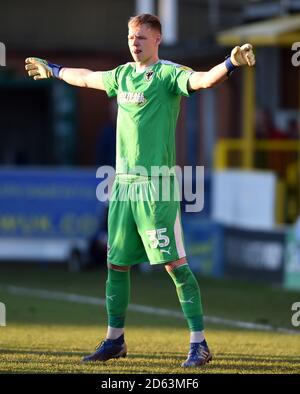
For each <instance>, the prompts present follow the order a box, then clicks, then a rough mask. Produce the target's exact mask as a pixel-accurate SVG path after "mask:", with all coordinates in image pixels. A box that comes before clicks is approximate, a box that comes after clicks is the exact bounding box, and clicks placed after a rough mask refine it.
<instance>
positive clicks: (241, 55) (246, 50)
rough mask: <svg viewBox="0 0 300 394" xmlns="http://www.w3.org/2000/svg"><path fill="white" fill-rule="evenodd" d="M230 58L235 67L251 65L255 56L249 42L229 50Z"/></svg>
mask: <svg viewBox="0 0 300 394" xmlns="http://www.w3.org/2000/svg"><path fill="white" fill-rule="evenodd" d="M230 60H231V62H232V64H233V65H234V66H236V67H239V66H249V67H252V66H254V64H255V56H254V53H253V48H252V45H251V44H244V45H243V46H241V47H239V46H237V47H234V48H233V50H232V51H231V55H230Z"/></svg>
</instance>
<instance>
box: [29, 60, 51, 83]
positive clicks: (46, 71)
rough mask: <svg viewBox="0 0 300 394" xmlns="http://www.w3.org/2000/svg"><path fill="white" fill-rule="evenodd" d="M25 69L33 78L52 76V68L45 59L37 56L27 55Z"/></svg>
mask: <svg viewBox="0 0 300 394" xmlns="http://www.w3.org/2000/svg"><path fill="white" fill-rule="evenodd" d="M25 70H27V72H28V75H29V76H30V77H33V79H35V80H38V79H46V78H53V72H52V68H51V67H50V66H49V65H48V62H47V60H44V59H40V58H38V57H28V58H27V59H26V60H25Z"/></svg>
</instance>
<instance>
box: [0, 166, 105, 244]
mask: <svg viewBox="0 0 300 394" xmlns="http://www.w3.org/2000/svg"><path fill="white" fill-rule="evenodd" d="M98 184H99V179H96V169H88V170H85V169H64V168H63V169H61V168H54V169H41V168H28V169H25V168H22V169H19V168H18V169H1V170H0V237H1V238H2V237H5V238H24V237H30V238H41V239H46V238H60V239H67V238H74V237H83V238H87V237H90V236H91V235H92V234H94V232H95V231H96V228H97V226H98V224H99V221H100V220H101V217H102V215H103V212H104V205H103V203H101V202H99V201H98V200H97V197H96V188H97V185H98Z"/></svg>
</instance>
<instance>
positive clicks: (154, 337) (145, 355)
mask: <svg viewBox="0 0 300 394" xmlns="http://www.w3.org/2000/svg"><path fill="white" fill-rule="evenodd" d="M105 279H106V273H105V270H103V271H101V270H95V271H87V272H83V273H78V274H75V273H72V274H71V273H68V272H66V270H65V269H64V268H57V267H56V268H52V267H50V268H49V269H48V268H47V267H44V266H37V267H30V266H27V265H26V266H25V265H14V266H13V265H11V266H9V265H8V266H1V267H0V284H1V285H17V286H23V287H32V288H43V289H49V290H59V291H64V292H72V293H76V294H84V295H90V296H95V297H99V298H100V297H101V298H103V297H104V289H105ZM198 280H199V283H200V286H201V290H202V297H203V303H204V307H205V312H206V314H207V315H211V316H219V317H223V318H231V319H238V320H246V321H249V322H256V323H257V322H258V323H268V324H272V325H274V326H281V327H286V328H289V329H293V328H294V327H292V326H291V313H292V312H291V305H292V303H294V302H296V301H299V300H300V293H299V292H287V291H284V290H282V289H280V288H279V287H274V286H267V285H265V284H258V283H256V284H255V283H250V282H247V283H246V282H242V281H233V280H228V279H226V280H225V279H222V280H216V279H212V278H203V277H201V278H198ZM0 301H1V302H4V303H5V304H6V309H7V326H6V327H0V332H1V335H0V348H1V356H0V373H30V372H31V373H69V372H73V373H117V374H119V373H130V374H135V373H166V374H170V373H186V372H187V373H199V372H201V373H241V374H246V373H247V374H248V373H276V374H280V373H300V337H299V336H298V335H289V334H282V333H277V332H274V331H273V332H261V331H253V330H251V331H250V330H240V329H236V328H229V327H225V326H223V327H222V326H218V325H213V324H207V326H206V333H207V338H208V340H209V343H210V346H211V348H212V351H213V353H214V360H213V362H212V363H210V364H209V365H207V366H205V367H203V368H202V369H201V371H199V369H188V370H183V369H182V368H181V367H180V364H181V362H182V361H183V360H184V359H185V356H186V354H187V351H188V341H189V333H188V330H187V328H186V323H185V321H184V320H181V319H178V318H171V317H163V316H151V315H146V314H141V313H137V312H129V313H128V317H127V331H126V341H127V344H128V349H129V352H128V357H127V358H126V359H120V360H111V361H108V362H107V363H105V364H92V365H85V364H81V362H80V360H81V357H82V356H83V355H85V354H88V353H89V352H91V351H92V350H93V349H94V347H95V345H96V344H97V342H98V341H100V340H101V339H103V336H104V335H105V332H106V328H105V326H106V314H105V309H104V308H103V307H101V306H94V305H83V304H76V303H70V302H67V301H55V300H45V299H39V298H36V297H33V296H17V295H12V294H9V293H8V292H6V291H5V290H3V289H2V290H0ZM131 302H132V303H135V304H143V305H149V306H154V307H161V308H168V309H172V310H177V311H179V310H180V309H179V305H178V301H177V298H176V292H175V289H174V287H173V283H172V281H171V280H170V278H169V277H168V275H167V274H166V273H165V272H161V271H160V270H155V269H154V270H153V273H152V274H147V275H145V274H141V273H140V272H139V271H138V270H134V271H133V273H132V299H131ZM294 329H295V330H297V328H294ZM298 330H299V334H300V328H298Z"/></svg>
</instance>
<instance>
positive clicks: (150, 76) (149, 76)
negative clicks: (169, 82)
mask: <svg viewBox="0 0 300 394" xmlns="http://www.w3.org/2000/svg"><path fill="white" fill-rule="evenodd" d="M153 75H154V71H147V72H146V74H145V79H146V81H148V82H149V81H151V79H152V78H153Z"/></svg>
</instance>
